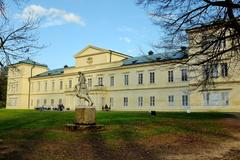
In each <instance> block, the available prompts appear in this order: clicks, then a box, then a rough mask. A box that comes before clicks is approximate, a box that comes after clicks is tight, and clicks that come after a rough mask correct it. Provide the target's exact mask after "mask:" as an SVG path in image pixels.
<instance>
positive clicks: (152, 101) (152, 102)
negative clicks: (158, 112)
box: [150, 96, 155, 106]
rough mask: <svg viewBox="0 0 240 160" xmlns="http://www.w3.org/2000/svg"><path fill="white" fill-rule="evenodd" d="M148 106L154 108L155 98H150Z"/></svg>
mask: <svg viewBox="0 0 240 160" xmlns="http://www.w3.org/2000/svg"><path fill="white" fill-rule="evenodd" d="M150 106H155V96H150Z"/></svg>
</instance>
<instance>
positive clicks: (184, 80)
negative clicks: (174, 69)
mask: <svg viewBox="0 0 240 160" xmlns="http://www.w3.org/2000/svg"><path fill="white" fill-rule="evenodd" d="M181 73H182V81H183V82H186V81H188V70H187V69H181Z"/></svg>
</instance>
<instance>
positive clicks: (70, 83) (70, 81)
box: [68, 79, 72, 88]
mask: <svg viewBox="0 0 240 160" xmlns="http://www.w3.org/2000/svg"><path fill="white" fill-rule="evenodd" d="M68 88H72V80H71V79H70V80H69V81H68Z"/></svg>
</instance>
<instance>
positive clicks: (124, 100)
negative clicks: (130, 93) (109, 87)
mask: <svg viewBox="0 0 240 160" xmlns="http://www.w3.org/2000/svg"><path fill="white" fill-rule="evenodd" d="M123 106H124V107H127V106H128V97H124V98H123Z"/></svg>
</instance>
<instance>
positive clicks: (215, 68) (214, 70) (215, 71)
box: [211, 64, 218, 78]
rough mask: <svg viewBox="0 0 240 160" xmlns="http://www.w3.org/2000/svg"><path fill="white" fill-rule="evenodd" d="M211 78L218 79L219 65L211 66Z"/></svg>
mask: <svg viewBox="0 0 240 160" xmlns="http://www.w3.org/2000/svg"><path fill="white" fill-rule="evenodd" d="M211 77H212V78H217V77H218V64H213V65H211Z"/></svg>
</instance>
